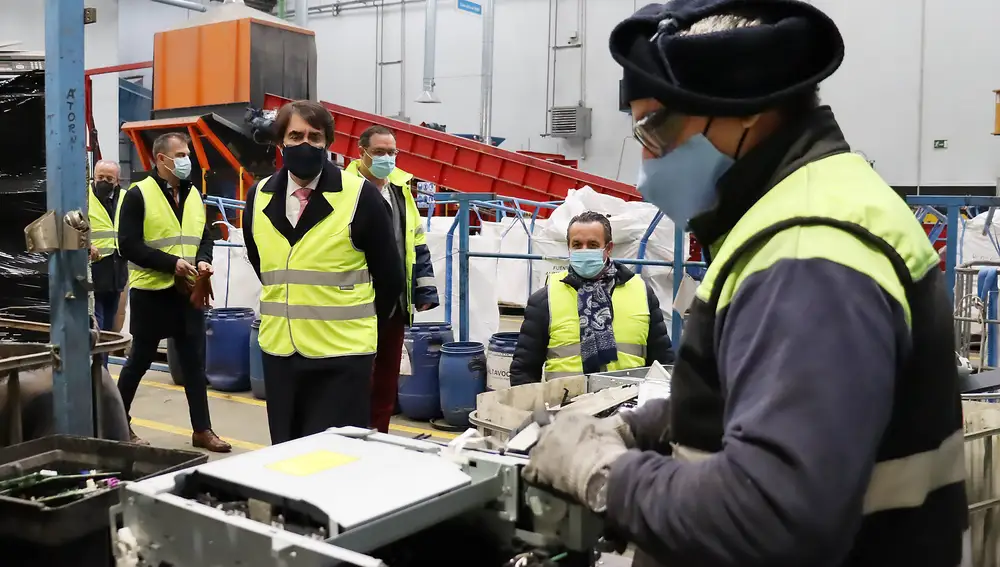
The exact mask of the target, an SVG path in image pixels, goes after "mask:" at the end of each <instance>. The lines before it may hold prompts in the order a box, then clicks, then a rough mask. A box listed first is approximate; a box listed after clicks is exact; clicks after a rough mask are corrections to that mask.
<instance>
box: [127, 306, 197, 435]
mask: <svg viewBox="0 0 1000 567" xmlns="http://www.w3.org/2000/svg"><path fill="white" fill-rule="evenodd" d="M192 331H196V329H188V330H187V331H186V332H184V333H177V335H176V336H174V337H173V339H174V346H176V347H177V356H178V358H179V359H180V360H179V362H180V365H181V372H182V373H183V375H184V395H185V397H187V403H188V412H189V413H190V414H191V429H192V430H194V431H195V432H201V431H208V430H209V429H211V428H212V420H211V418H210V417H209V414H208V386H207V383H208V380H207V378H205V358H204V352H205V349H204V347H203V346H201V345H200V344H199V343H202V344H203V343H204V342H205V330H204V326H202V327H201V333H198V332H192ZM159 345H160V339H159V338H158V337H156V336H155V335H154V336H135V335H133V336H132V349H131V350H130V351H129V353H128V360H126V361H125V367H124V368H122V371H121V374H120V375H119V376H118V391H119V392H121V395H122V401H123V402H124V403H125V411H126V412H129V411H130V409H131V408H132V400H133V399H135V392H136V390H138V389H139V382H140V381H141V380H142V377H143V376H144V375H145V374H146V372H147V371H148V370H149V367H150V365H151V364H153V358H154V357H155V356H156V349H157V347H159ZM131 419H132V416H131V414H130V415H129V420H130V421H131Z"/></svg>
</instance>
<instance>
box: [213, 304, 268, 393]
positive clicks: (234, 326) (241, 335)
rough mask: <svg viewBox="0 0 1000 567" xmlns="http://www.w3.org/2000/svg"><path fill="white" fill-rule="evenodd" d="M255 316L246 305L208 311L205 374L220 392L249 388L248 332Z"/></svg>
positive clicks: (239, 390) (242, 390) (240, 390)
mask: <svg viewBox="0 0 1000 567" xmlns="http://www.w3.org/2000/svg"><path fill="white" fill-rule="evenodd" d="M255 317H256V315H255V314H254V311H253V309H250V308H247V307H222V308H219V309H212V310H210V311H209V313H208V320H207V321H206V328H205V374H206V376H207V377H208V383H209V385H211V386H212V387H213V388H215V389H216V390H220V391H223V392H245V391H247V390H249V389H250V331H251V326H253V321H254V318H255Z"/></svg>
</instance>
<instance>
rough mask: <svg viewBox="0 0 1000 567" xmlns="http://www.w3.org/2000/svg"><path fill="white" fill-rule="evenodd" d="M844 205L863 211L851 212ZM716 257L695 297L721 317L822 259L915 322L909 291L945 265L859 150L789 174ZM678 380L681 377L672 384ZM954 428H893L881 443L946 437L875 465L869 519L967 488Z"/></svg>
mask: <svg viewBox="0 0 1000 567" xmlns="http://www.w3.org/2000/svg"><path fill="white" fill-rule="evenodd" d="M844 203H864V204H865V206H858V207H845V206H844ZM865 214H876V215H878V216H877V217H873V218H868V217H865V216H864V215H865ZM775 227H782V228H781V230H776V229H775ZM862 235H864V236H862ZM755 239H761V241H760V242H756V241H755ZM875 243H881V244H880V246H877V245H875ZM714 252H715V253H714V254H713V255H712V256H713V262H712V264H711V266H710V267H709V269H708V271H707V272H706V274H705V277H704V280H703V282H702V284H701V286H699V288H698V292H697V295H698V300H699V301H702V302H705V303H707V304H708V305H709V309H711V305H712V303H713V302H715V313H718V312H720V311H722V310H723V309H725V307H726V306H727V305H729V303H730V301H731V299H732V298H733V297H734V296H735V295H736V294H737V293H738V291H739V287H740V285H741V284H742V282H743V281H745V280H746V278H748V277H750V276H751V275H753V274H757V273H760V272H762V271H764V270H767V269H768V268H770V267H771V266H773V265H774V264H776V263H778V262H781V261H786V260H789V259H811V258H822V259H825V260H828V261H830V262H834V263H837V264H840V265H843V266H846V267H849V268H851V269H853V270H855V271H857V272H859V273H862V274H865V275H867V276H868V277H870V278H872V279H873V280H874V281H875V282H876V283H877V284H878V285H879V286H880V287H881V288H882V290H883V291H884V292H885V293H887V294H889V295H891V296H892V297H893V298H894V299H895V300H896V301H897V302H898V303H899V304H900V305H901V306H902V308H903V311H904V315H905V318H906V322H907V323H908V324H912V321H913V317H912V313H911V306H910V302H909V299H908V296H907V290H908V288H909V289H912V287H913V284H912V283H911V282H914V281H918V280H920V279H922V278H924V277H926V275H927V274H928V273H929V272H930V271H931V270H936V269H937V266H938V261H939V258H938V254H937V252H936V251H935V250H934V249H933V247H932V246H931V245H930V242H929V241H928V240H927V237H926V234H925V233H924V231H923V229H922V227H921V226H920V224H919V223H916V222H913V214H912V212H911V211H910V209H909V207H908V206H907V205H906V203H905V202H904V201H903V200H901V199H899V197H898V196H897V195H896V194H895V193H894V192H893V191H891V190H890V189H889V188H888V187H887V186H886V185H885V182H884V181H882V179H881V178H880V177H879V176H878V174H877V173H875V172H874V171H873V170H872V169H871V167H870V166H869V165H868V164H867V162H865V161H864V159H863V158H862V157H860V156H858V155H856V154H851V153H843V154H837V155H834V156H830V157H826V158H823V159H821V160H818V161H816V162H812V163H810V164H808V165H806V166H804V167H802V168H800V169H799V170H797V171H795V172H793V173H792V174H791V175H789V176H788V177H786V178H785V179H784V180H783V181H781V182H780V183H779V184H778V185H776V186H775V187H773V188H772V189H771V190H770V191H768V192H767V193H766V194H765V195H764V196H763V197H762V198H761V199H760V200H759V201H758V202H757V203H756V204H755V205H754V206H753V207H752V208H751V209H750V210H749V211H748V212H747V213H746V214H745V215H744V216H743V218H741V219H740V221H739V222H738V223H737V224H736V226H735V227H734V228H733V229H732V230H731V231H730V232H729V234H728V235H727V236H726V239H725V240H724V241H723V242H722V244H721V246H717V249H716V250H714ZM894 258H897V259H896V260H895V263H894ZM804 324H805V326H806V327H805V328H807V327H808V326H809V323H808V322H805V323H804ZM928 324H929V323H928ZM947 324H950V322H948V323H947ZM903 379H904V380H905V379H906V378H903ZM678 380H679V377H678V375H677V374H676V373H675V375H674V383H675V384H676V383H677V381H678ZM897 394H898V392H897ZM896 403H899V400H897V401H896ZM899 409H902V410H903V411H912V410H913V408H912V407H903V408H897V411H896V414H895V415H894V416H893V418H894V419H895V418H897V417H898V415H899V413H898V412H899ZM675 412H676V410H675ZM675 415H676V414H675ZM915 415H919V414H915ZM915 419H917V420H919V419H920V418H919V417H916V418H915ZM928 421H932V420H928ZM956 425H959V428H956V429H954V430H952V431H946V430H945V431H942V430H941V429H940V427H939V428H938V430H937V431H934V430H931V429H928V430H924V431H920V430H917V429H914V430H913V431H902V430H898V431H892V428H891V427H890V431H892V433H891V435H892V437H886V438H883V443H885V442H886V439H889V440H891V441H892V442H899V440H900V439H907V437H909V438H908V439H907V442H908V443H911V444H912V441H913V438H918V437H921V436H922V437H923V438H925V439H926V438H928V437H930V436H932V435H933V436H935V437H937V439H940V441H939V442H935V445H936V446H934V447H933V448H930V449H928V450H924V451H915V452H913V453H912V454H908V455H904V456H901V457H897V458H891V459H884V460H881V461H878V462H876V463H875V466H874V469H873V471H872V475H871V477H870V479H869V481H868V488H867V491H866V493H865V498H864V504H863V512H864V514H866V515H868V514H875V513H878V512H882V511H887V510H901V509H912V508H918V507H920V506H922V505H923V504H924V502H925V501H926V500H927V498H928V496H929V495H930V494H931V493H933V492H935V491H937V490H939V489H941V488H944V487H946V486H948V485H952V484H958V483H962V482H963V481H964V478H965V459H964V442H963V430H962V429H961V428H960V424H956ZM946 427H947V426H946ZM675 431H676V428H675ZM931 439H933V437H931Z"/></svg>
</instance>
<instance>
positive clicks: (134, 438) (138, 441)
mask: <svg viewBox="0 0 1000 567" xmlns="http://www.w3.org/2000/svg"><path fill="white" fill-rule="evenodd" d="M128 437H129V439H128V442H129V443H132V444H133V445H149V441H146V440H145V439H143V438H142V437H139V436H138V435H136V434H135V431H132V426H131V425H130V426H129V427H128Z"/></svg>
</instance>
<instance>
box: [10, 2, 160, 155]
mask: <svg viewBox="0 0 1000 567" xmlns="http://www.w3.org/2000/svg"><path fill="white" fill-rule="evenodd" d="M123 1H124V0H123ZM142 3H143V4H146V3H148V2H142ZM86 4H87V6H90V7H93V8H97V22H96V23H94V24H91V25H88V26H86V28H85V29H84V33H85V37H84V67H85V68H87V69H91V68H94V67H105V66H108V65H117V64H118V62H119V60H118V4H119V2H118V0H86ZM44 7H45V2H44V1H43V0H28V1H24V0H0V41H5V42H6V41H15V40H19V41H21V45H20V47H19V49H22V50H26V51H44V50H45V11H44ZM81 17H82V16H81ZM81 100H82V97H81ZM93 100H94V124H95V126H96V127H97V131H98V133H99V137H100V141H101V150H102V152H103V155H104V157H105V158H106V159H112V160H117V159H118V138H117V132H118V128H119V123H118V77H117V76H116V75H100V76H95V77H94V91H93Z"/></svg>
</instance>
